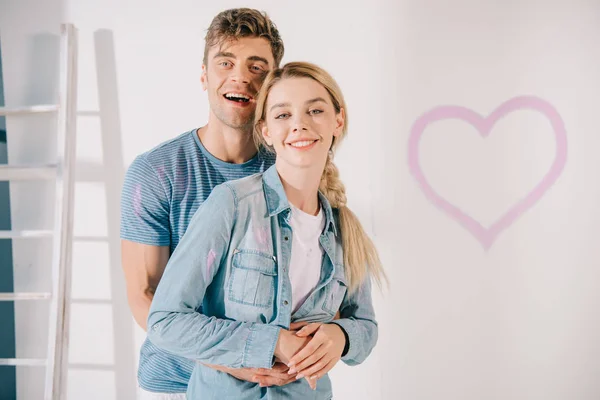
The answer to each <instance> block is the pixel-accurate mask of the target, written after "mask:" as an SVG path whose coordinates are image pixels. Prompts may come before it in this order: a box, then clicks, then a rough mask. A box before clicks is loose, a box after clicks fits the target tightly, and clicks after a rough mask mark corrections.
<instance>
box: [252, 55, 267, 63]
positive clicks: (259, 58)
mask: <svg viewBox="0 0 600 400" xmlns="http://www.w3.org/2000/svg"><path fill="white" fill-rule="evenodd" d="M248 60H250V61H260V62H263V63H265V64H267V65H269V61H267V59H266V58H264V57H260V56H250V57H248Z"/></svg>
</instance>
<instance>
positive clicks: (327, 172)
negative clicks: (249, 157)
mask: <svg viewBox="0 0 600 400" xmlns="http://www.w3.org/2000/svg"><path fill="white" fill-rule="evenodd" d="M289 78H310V79H313V80H315V81H316V82H318V83H319V84H321V85H322V86H323V87H324V88H325V89H326V90H327V92H328V93H329V97H330V98H331V102H332V103H333V107H334V109H335V112H336V113H340V111H341V110H342V109H343V110H344V126H343V128H342V132H341V134H340V135H339V136H337V137H334V138H333V143H332V145H331V150H330V151H329V156H328V157H327V162H326V164H325V169H324V170H323V175H322V177H321V183H320V185H319V191H321V193H323V194H324V195H325V197H326V198H327V200H328V201H329V202H330V203H331V206H332V207H333V208H336V209H337V210H338V214H339V223H340V231H341V235H342V246H343V249H344V268H345V272H346V277H347V279H348V285H349V288H348V289H349V291H350V292H353V291H355V290H356V289H357V288H358V287H359V286H360V285H361V284H362V283H363V282H364V280H365V279H367V278H368V277H369V275H370V276H372V277H373V278H374V279H375V280H376V282H377V283H378V284H379V285H380V286H381V283H382V281H383V280H386V279H387V278H386V276H385V272H384V270H383V266H382V265H381V261H380V259H379V254H378V253H377V249H376V248H375V245H374V244H373V242H372V241H371V239H370V238H369V236H368V235H367V234H366V233H365V231H364V229H363V227H362V225H361V223H360V221H359V220H358V218H357V217H356V215H354V213H353V212H352V211H351V210H350V209H349V208H348V206H347V204H346V203H347V201H346V188H345V187H344V184H343V183H342V181H341V180H340V173H339V170H338V169H337V167H336V166H335V164H334V163H333V155H334V152H335V150H336V148H337V147H338V146H339V144H340V142H341V141H342V139H343V138H344V137H345V136H346V132H347V130H348V111H347V108H346V103H345V101H344V96H343V95H342V91H341V90H340V88H339V86H338V84H337V83H336V81H335V80H334V79H333V77H332V76H331V75H329V74H328V73H327V72H326V71H325V70H323V69H322V68H320V67H319V66H317V65H314V64H311V63H307V62H290V63H288V64H286V65H284V66H283V67H281V68H277V69H274V70H272V71H271V72H270V73H269V75H268V76H267V78H266V79H265V81H264V83H263V85H262V88H261V90H260V92H259V94H258V96H257V99H256V112H255V119H254V121H255V125H254V141H255V143H256V145H257V147H258V148H259V149H261V150H262V149H266V150H268V151H271V152H274V150H273V148H272V147H271V146H269V145H268V144H267V143H266V141H265V139H264V137H263V135H262V131H261V126H262V124H263V122H264V121H265V112H266V109H265V106H266V102H267V97H268V95H269V92H270V91H271V89H272V88H273V86H275V84H276V83H277V82H280V81H282V80H284V79H289Z"/></svg>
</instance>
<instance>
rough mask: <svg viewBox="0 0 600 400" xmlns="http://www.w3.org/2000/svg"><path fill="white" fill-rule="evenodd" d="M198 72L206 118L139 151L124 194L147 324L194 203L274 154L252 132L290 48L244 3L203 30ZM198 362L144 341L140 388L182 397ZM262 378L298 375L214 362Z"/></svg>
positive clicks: (127, 251) (133, 296)
mask: <svg viewBox="0 0 600 400" xmlns="http://www.w3.org/2000/svg"><path fill="white" fill-rule="evenodd" d="M205 41H206V44H205V50H204V61H203V65H202V76H201V82H202V86H203V89H204V90H205V91H206V92H207V93H208V100H209V105H210V113H209V119H208V123H207V124H206V125H205V126H204V127H202V128H199V129H194V130H192V131H190V132H186V133H183V134H181V135H179V136H178V137H176V138H174V139H172V140H169V141H167V142H164V143H162V144H160V145H159V146H157V147H155V148H154V149H152V150H150V151H148V152H146V153H144V154H141V155H140V156H138V157H137V158H136V159H135V160H134V162H133V163H132V165H131V166H130V168H129V169H128V171H127V174H126V177H125V182H124V186H123V193H122V199H121V209H122V211H121V212H122V215H121V239H122V264H123V270H124V272H125V279H126V281H127V296H128V301H129V306H130V308H131V310H132V313H133V316H134V318H135V320H136V322H137V323H138V324H139V325H140V326H141V327H142V328H144V330H146V320H147V318H148V312H149V309H150V304H151V302H152V297H153V293H154V291H155V289H156V287H157V286H158V283H159V281H160V278H161V276H162V273H163V271H164V268H165V266H166V264H167V261H168V259H169V256H170V254H171V253H172V252H173V250H174V249H175V247H176V246H177V244H178V243H179V240H180V239H181V237H182V236H183V234H184V232H185V230H186V229H187V226H188V223H189V221H190V219H191V217H192V216H193V214H194V212H195V211H196V210H197V209H198V207H199V206H200V205H201V204H202V202H203V201H204V200H205V199H206V198H207V197H208V195H209V194H210V192H211V190H212V189H213V188H214V187H215V186H216V185H218V184H221V183H223V182H225V181H227V180H231V179H238V178H242V177H245V176H248V175H250V174H254V173H257V172H262V171H264V170H266V169H267V168H268V167H270V166H271V165H272V164H273V163H274V158H273V157H272V156H270V155H266V154H262V153H257V150H256V147H255V144H254V143H253V141H252V126H253V115H254V108H255V100H254V98H255V96H256V94H257V92H258V90H259V88H260V86H261V84H262V82H263V80H264V78H265V77H266V74H267V73H268V72H269V71H270V70H271V69H273V68H275V67H278V66H279V63H280V62H281V59H282V58H283V53H284V45H283V41H282V39H281V37H280V35H279V32H278V30H277V28H276V27H275V25H274V24H273V22H272V21H271V20H270V19H269V17H268V16H267V15H266V14H264V13H261V12H259V11H257V10H253V9H247V8H239V9H232V10H226V11H223V12H221V13H219V14H218V15H217V16H216V17H215V18H214V19H213V21H212V23H211V25H210V27H209V29H208V32H207V35H206V38H205ZM193 367H194V363H193V362H192V361H190V360H186V359H182V358H179V357H175V356H173V355H170V354H168V353H166V352H164V351H162V350H160V349H158V348H157V347H155V346H154V345H153V344H152V343H150V342H149V341H148V340H147V339H146V341H145V342H144V344H143V345H142V349H141V354H140V365H139V369H138V381H139V385H140V391H141V393H142V396H143V398H149V399H151V398H161V399H185V392H186V389H187V384H188V381H189V378H190V375H191V373H192V370H193ZM214 368H216V369H219V370H221V371H223V372H227V373H229V374H231V375H233V376H235V377H236V378H238V379H241V380H246V381H253V382H260V383H261V385H284V384H287V383H289V382H291V381H293V380H294V379H295V376H294V375H288V373H287V367H286V366H285V365H283V364H279V363H278V364H276V365H275V367H274V368H273V369H272V370H260V371H255V370H252V369H235V370H231V369H227V368H222V367H216V366H215V367H214Z"/></svg>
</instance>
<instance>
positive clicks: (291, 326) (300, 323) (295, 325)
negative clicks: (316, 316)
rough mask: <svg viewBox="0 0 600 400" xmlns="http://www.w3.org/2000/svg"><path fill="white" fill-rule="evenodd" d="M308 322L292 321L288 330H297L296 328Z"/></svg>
mask: <svg viewBox="0 0 600 400" xmlns="http://www.w3.org/2000/svg"><path fill="white" fill-rule="evenodd" d="M308 324H309V323H308V322H306V321H303V322H292V323H291V324H290V331H297V330H298V329H300V328H302V327H304V326H306V325H308Z"/></svg>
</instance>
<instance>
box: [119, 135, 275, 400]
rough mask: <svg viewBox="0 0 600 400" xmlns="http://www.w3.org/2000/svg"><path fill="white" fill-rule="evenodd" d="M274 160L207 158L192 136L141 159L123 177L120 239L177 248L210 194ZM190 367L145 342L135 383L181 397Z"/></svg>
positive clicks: (263, 157)
mask: <svg viewBox="0 0 600 400" xmlns="http://www.w3.org/2000/svg"><path fill="white" fill-rule="evenodd" d="M274 162H275V158H274V156H272V155H270V154H263V153H259V154H257V155H256V156H255V157H254V158H252V159H251V160H249V161H247V162H246V163H244V164H231V163H227V162H224V161H221V160H219V159H217V158H216V157H214V156H213V155H212V154H210V153H209V152H208V151H207V150H206V149H205V148H204V146H203V145H202V143H201V142H200V140H199V139H198V135H197V134H196V130H195V129H194V130H192V131H189V132H186V133H184V134H181V135H179V136H178V137H176V138H174V139H172V140H169V141H167V142H164V143H162V144H160V145H158V146H157V147H155V148H154V149H152V150H150V151H148V152H146V153H143V154H141V155H139V156H138V157H137V158H136V159H135V160H134V161H133V163H132V164H131V166H130V167H129V169H128V170H127V174H126V175H125V181H124V184H123V192H122V196H121V239H125V240H129V241H132V242H137V243H143V244H148V245H153V246H169V247H170V250H171V253H172V252H173V250H174V249H175V247H177V244H178V243H179V240H180V239H181V238H182V236H183V234H184V233H185V231H186V229H187V227H188V224H189V222H190V220H191V218H192V216H193V215H194V213H195V212H196V210H197V209H198V207H199V206H200V205H201V204H202V203H203V202H204V200H206V198H207V197H208V195H209V194H210V192H211V191H212V189H213V188H214V187H215V186H217V185H219V184H221V183H223V182H225V181H229V180H233V179H239V178H243V177H246V176H248V175H252V174H255V173H258V172H263V171H265V170H266V169H267V168H268V167H270V166H271V165H273V163H274ZM193 368H194V363H193V362H192V361H190V360H188V359H185V358H181V357H177V356H174V355H172V354H169V353H167V352H165V351H163V350H161V349H159V348H157V347H156V346H154V345H153V344H152V343H151V342H150V341H149V340H147V339H146V340H145V341H144V343H143V345H142V348H141V352H140V365H139V368H138V381H139V384H140V386H141V387H142V388H143V389H144V390H147V391H151V392H160V393H184V392H185V391H186V389H187V385H188V381H189V379H190V376H191V374H192V371H193Z"/></svg>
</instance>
